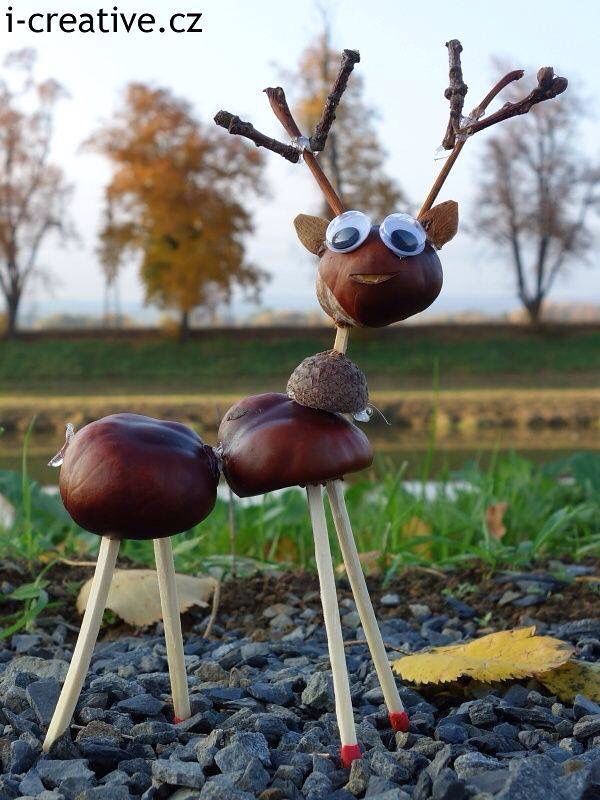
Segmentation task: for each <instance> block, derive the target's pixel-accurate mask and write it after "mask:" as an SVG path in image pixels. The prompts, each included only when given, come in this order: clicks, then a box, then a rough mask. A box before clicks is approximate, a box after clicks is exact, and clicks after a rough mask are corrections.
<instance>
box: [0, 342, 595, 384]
mask: <svg viewBox="0 0 600 800" xmlns="http://www.w3.org/2000/svg"><path fill="white" fill-rule="evenodd" d="M330 346H331V335H330V334H329V333H328V332H318V331H317V332H315V333H311V332H310V330H299V331H298V333H296V334H293V335H292V334H289V333H286V334H281V335H280V336H277V335H276V336H275V337H274V336H273V334H272V333H264V332H261V331H256V330H254V331H253V330H240V333H239V336H238V337H236V338H235V339H234V338H232V337H231V336H224V335H220V334H218V333H215V335H214V336H206V337H203V338H201V339H197V340H192V341H189V342H187V343H185V344H179V343H177V342H175V341H173V340H170V339H167V338H159V337H157V338H150V337H147V338H141V339H139V340H136V339H133V338H132V339H123V340H110V339H104V340H103V339H90V340H87V339H83V338H82V339H74V340H68V339H53V338H50V337H45V338H42V339H39V340H31V341H29V340H17V341H11V342H6V341H5V342H0V392H1V393H4V394H14V393H16V392H18V391H31V392H40V393H44V394H45V393H48V392H54V391H56V392H58V393H59V394H69V393H74V394H77V393H88V392H90V391H95V392H102V391H105V392H111V393H114V392H116V391H132V392H135V391H139V390H140V389H141V388H143V389H144V391H147V390H149V391H154V392H164V391H165V390H167V391H169V392H174V393H181V392H182V391H183V392H184V393H185V392H187V391H190V390H203V391H219V392H222V391H224V390H225V389H228V390H236V389H238V388H241V387H244V388H249V389H256V390H262V391H264V390H266V389H268V388H273V387H281V386H282V385H284V382H285V381H286V380H287V377H288V376H289V374H290V372H291V371H292V370H293V369H294V367H295V366H296V365H297V364H298V363H299V362H300V361H301V360H302V359H303V358H305V357H306V356H307V355H309V354H311V353H314V352H315V351H318V350H323V349H326V348H327V347H330ZM349 353H350V356H351V357H352V358H353V360H355V361H356V362H357V363H358V364H359V365H360V366H361V367H362V369H363V370H364V371H365V372H366V373H367V375H368V376H369V380H370V381H371V383H372V385H374V386H375V385H376V386H377V387H378V388H381V389H384V388H387V387H393V388H398V387H399V386H402V387H404V388H406V387H407V386H411V385H413V386H421V385H423V386H425V387H427V386H429V385H430V381H431V373H432V368H433V364H434V361H435V360H436V359H438V360H439V364H440V371H441V374H442V375H443V376H444V379H443V382H442V383H443V386H445V387H451V386H466V385H478V386H483V385H491V384H494V383H496V384H498V383H500V384H502V385H504V384H505V382H506V376H507V375H508V376H511V380H512V382H513V383H515V384H516V385H536V386H540V385H548V386H563V385H564V373H565V372H568V373H569V375H570V385H575V384H577V385H598V383H599V378H600V333H595V332H588V333H585V332H579V333H577V332H575V333H571V334H563V335H559V334H556V333H555V334H553V335H547V336H543V335H541V334H539V333H534V332H532V333H527V332H523V331H520V332H518V333H515V332H511V330H510V329H507V331H506V332H502V331H498V329H497V328H494V329H491V330H490V332H489V333H487V334H485V333H483V334H482V333H481V332H480V331H478V332H477V333H476V334H472V335H471V334H469V331H468V329H466V330H465V331H463V332H462V333H460V335H458V334H455V333H454V334H452V333H450V334H444V330H443V329H442V330H441V331H440V332H439V333H438V334H436V332H435V331H432V330H429V331H426V332H424V333H420V332H419V331H418V330H415V329H411V330H408V329H407V331H406V333H405V332H404V331H398V330H392V331H383V332H381V331H375V332H373V331H371V332H366V333H365V332H359V333H357V334H355V335H354V336H353V337H352V340H351V345H350V351H349ZM182 376H185V377H182Z"/></svg>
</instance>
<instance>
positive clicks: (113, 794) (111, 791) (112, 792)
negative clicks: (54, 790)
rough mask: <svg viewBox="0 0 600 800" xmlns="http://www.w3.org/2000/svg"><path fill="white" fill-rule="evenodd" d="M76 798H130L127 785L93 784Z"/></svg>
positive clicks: (122, 799) (89, 799)
mask: <svg viewBox="0 0 600 800" xmlns="http://www.w3.org/2000/svg"><path fill="white" fill-rule="evenodd" d="M76 800H130V795H129V789H128V788H127V787H126V786H92V787H90V788H89V789H84V790H83V791H82V792H81V793H80V794H78V795H77V798H76Z"/></svg>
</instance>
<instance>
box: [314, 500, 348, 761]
mask: <svg viewBox="0 0 600 800" xmlns="http://www.w3.org/2000/svg"><path fill="white" fill-rule="evenodd" d="M306 493H307V495H308V508H309V511H310V519H311V522H312V528H313V535H314V538H315V559H316V562H317V571H318V573H319V585H320V589H321V603H322V605H323V617H324V620H325V630H326V632H327V646H328V648H329V660H330V662H331V672H332V675H333V691H334V694H335V713H336V716H337V721H338V727H339V731H340V739H341V742H342V748H341V751H340V757H341V761H342V764H343V765H344V766H345V767H349V766H350V764H351V763H352V762H353V761H355V760H356V759H357V758H360V757H361V752H360V748H359V746H358V742H357V741H356V729H355V726H354V713H353V710H352V699H351V697H350V681H349V679H348V669H347V666H346V654H345V652H344V640H343V637H342V625H341V623H340V612H339V608H338V601H337V592H336V588H335V577H334V574H333V563H332V561H331V549H330V547H329V536H328V533H327V521H326V519H325V509H324V507H323V494H322V490H321V487H320V486H307V487H306Z"/></svg>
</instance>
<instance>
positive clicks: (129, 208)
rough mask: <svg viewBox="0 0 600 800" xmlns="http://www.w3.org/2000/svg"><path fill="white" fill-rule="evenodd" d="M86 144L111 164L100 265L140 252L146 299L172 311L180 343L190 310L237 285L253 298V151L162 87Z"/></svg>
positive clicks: (135, 94)
mask: <svg viewBox="0 0 600 800" xmlns="http://www.w3.org/2000/svg"><path fill="white" fill-rule="evenodd" d="M91 145H92V147H94V148H95V149H96V150H97V151H99V152H101V153H103V154H104V155H106V156H107V157H108V158H109V159H110V160H111V161H112V163H113V165H114V174H113V177H112V180H111V182H110V184H109V186H108V188H107V198H108V202H109V204H110V208H111V219H110V220H107V224H105V225H104V228H103V230H102V234H101V256H102V258H103V263H104V265H105V267H107V266H110V264H111V263H112V264H115V263H117V261H116V260H118V259H119V258H120V257H121V256H122V255H123V254H124V253H125V252H126V251H127V250H130V251H132V252H136V253H138V254H139V255H140V256H141V278H142V281H143V283H144V286H145V290H146V299H147V301H148V302H151V303H155V304H156V305H158V306H159V307H161V308H165V309H175V310H177V311H178V312H179V318H180V333H181V336H182V338H185V336H186V335H187V333H188V330H189V326H190V316H191V314H192V311H193V310H194V309H197V308H198V307H204V306H210V305H211V304H213V303H214V299H215V297H216V296H219V297H221V298H223V299H225V300H226V299H228V298H229V297H230V295H231V292H232V291H233V289H234V287H236V286H238V287H242V288H244V289H246V290H247V291H249V292H254V293H255V294H256V293H257V292H258V290H259V289H260V286H261V284H262V282H263V281H264V279H265V273H264V272H262V271H261V270H259V269H257V268H256V267H255V266H253V265H252V264H250V263H248V262H247V260H246V254H245V248H244V240H245V238H246V236H247V235H248V234H250V233H251V232H252V230H253V226H252V218H251V207H250V198H251V196H252V194H253V193H257V192H260V191H261V180H260V179H261V172H262V156H261V154H260V153H259V152H258V150H256V149H255V148H250V147H246V146H245V145H244V144H242V143H240V142H239V141H238V140H236V139H235V138H234V137H228V136H225V135H223V133H222V131H219V130H218V129H217V128H215V127H214V126H212V125H210V126H204V125H202V124H200V123H199V122H198V121H197V120H196V119H195V117H194V116H193V114H192V111H191V108H190V105H189V104H188V103H187V102H186V101H185V100H182V99H180V98H177V97H175V96H174V95H173V94H172V93H171V92H170V91H169V90H167V89H156V88H152V87H149V86H146V85H143V84H137V83H135V84H130V85H129V86H128V87H127V90H126V93H125V103H124V106H123V108H122V109H121V110H120V111H119V112H118V114H117V116H116V119H115V120H114V121H113V122H111V123H109V124H108V125H106V126H105V127H103V128H102V129H101V130H100V131H99V132H98V133H97V134H96V135H95V136H94V137H93V139H92V140H91Z"/></svg>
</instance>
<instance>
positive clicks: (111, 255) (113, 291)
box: [96, 197, 133, 328]
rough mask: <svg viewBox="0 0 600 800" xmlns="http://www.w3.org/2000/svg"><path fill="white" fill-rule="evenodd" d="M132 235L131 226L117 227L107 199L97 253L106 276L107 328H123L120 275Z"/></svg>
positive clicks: (105, 319)
mask: <svg viewBox="0 0 600 800" xmlns="http://www.w3.org/2000/svg"><path fill="white" fill-rule="evenodd" d="M132 233H133V232H132V230H131V226H126V225H115V221H114V212H113V204H112V202H111V200H110V198H109V197H107V198H106V205H105V208H104V221H103V225H102V228H101V230H100V235H99V245H98V248H97V251H96V252H97V255H98V259H99V261H100V267H101V269H102V273H103V275H104V309H103V314H102V317H103V321H104V325H105V326H109V325H110V324H111V323H113V324H114V325H115V326H116V327H117V328H120V327H121V323H122V315H121V302H120V298H119V273H120V271H121V267H122V266H123V262H124V260H125V254H126V252H127V247H128V243H129V241H130V240H131V238H132Z"/></svg>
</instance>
